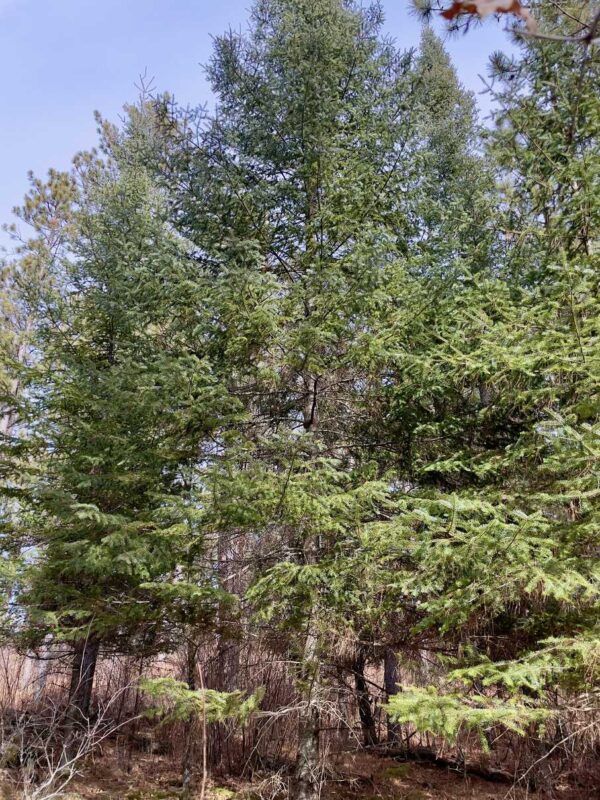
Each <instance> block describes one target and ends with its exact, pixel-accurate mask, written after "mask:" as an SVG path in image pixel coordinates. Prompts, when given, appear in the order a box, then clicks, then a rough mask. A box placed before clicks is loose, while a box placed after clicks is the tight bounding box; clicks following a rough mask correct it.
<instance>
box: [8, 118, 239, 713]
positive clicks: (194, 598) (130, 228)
mask: <svg viewBox="0 0 600 800" xmlns="http://www.w3.org/2000/svg"><path fill="white" fill-rule="evenodd" d="M107 130H108V129H107ZM104 142H105V149H106V150H107V156H108V157H107V158H106V159H105V160H104V161H102V160H100V159H98V158H97V157H96V156H95V155H94V154H87V155H85V154H84V155H81V156H79V157H78V158H77V159H76V161H75V168H74V172H73V175H72V176H65V178H64V181H63V183H66V185H68V186H69V187H70V189H69V191H70V195H71V203H70V204H69V208H68V217H69V219H68V226H69V230H68V232H67V235H66V238H65V241H64V242H62V243H61V247H60V248H58V249H57V250H54V251H51V252H49V253H46V255H47V256H49V260H48V263H47V269H48V270H49V271H50V272H51V273H52V276H53V280H52V281H51V282H50V283H49V285H48V286H47V287H45V289H44V290H43V291H41V292H40V294H39V297H36V298H34V299H35V301H36V304H35V305H33V306H32V313H34V314H35V346H36V348H37V352H38V358H37V360H36V362H35V364H34V366H33V367H32V369H31V370H29V373H28V375H27V378H28V382H27V386H26V390H27V391H26V400H27V402H26V414H25V417H24V421H23V424H24V425H25V426H26V429H27V453H28V456H27V461H26V462H24V464H25V467H26V468H27V467H28V473H29V474H28V477H27V479H26V480H24V481H22V484H21V491H20V494H19V499H20V502H21V503H22V504H23V507H24V509H25V511H24V513H23V515H22V519H21V525H20V534H21V540H20V541H21V547H23V548H29V552H30V553H31V554H32V556H31V558H29V559H28V560H27V562H26V567H25V569H24V571H23V574H22V575H21V577H20V581H21V590H20V593H19V602H20V603H21V604H22V606H23V608H24V609H25V611H26V619H25V620H24V621H22V622H20V624H19V628H20V632H19V636H20V638H21V643H22V645H23V646H27V647H28V648H33V649H36V648H38V647H39V646H41V645H42V644H45V645H46V646H48V645H50V646H51V645H52V644H53V643H54V644H57V645H59V647H60V643H61V642H63V643H68V644H69V645H70V648H71V651H72V679H71V688H70V698H71V705H72V709H73V714H72V715H71V717H72V720H73V721H76V720H77V719H78V718H80V717H81V715H82V716H84V717H85V716H87V714H88V711H89V705H90V698H91V689H92V682H93V676H94V670H95V665H96V660H97V657H98V655H99V654H107V653H118V652H134V653H136V654H137V655H143V654H144V653H149V652H155V651H156V650H157V649H160V648H168V647H169V646H170V639H169V636H170V632H169V625H168V624H165V623H166V620H165V619H164V613H163V612H164V603H165V601H164V598H162V596H161V594H160V592H159V593H157V592H156V590H155V589H154V588H153V587H152V586H151V585H148V584H152V583H153V582H156V581H159V580H161V579H163V580H164V579H165V577H166V576H170V577H171V579H172V580H173V579H175V577H176V576H177V575H178V572H179V570H180V568H181V564H182V562H183V561H184V560H187V561H189V558H190V556H189V555H188V556H185V554H186V553H188V552H189V539H190V537H191V536H192V531H193V533H194V541H195V544H194V545H193V550H192V551H191V552H198V550H199V548H200V547H201V545H200V538H201V537H200V535H199V533H198V531H197V526H196V527H194V526H193V525H192V524H191V522H190V515H189V514H187V513H186V509H185V506H186V503H185V497H186V495H189V493H190V487H191V485H192V484H193V483H194V470H195V468H196V465H197V464H198V463H199V461H200V460H201V458H202V448H203V442H204V441H205V438H206V436H207V435H208V434H209V432H210V431H211V429H212V428H213V427H214V424H215V422H214V420H215V419H216V418H217V416H218V415H219V412H220V411H222V410H224V408H225V406H224V405H223V404H222V395H221V393H220V391H219V388H218V385H217V383H216V381H215V379H214V378H213V376H212V374H211V370H210V366H209V364H208V362H207V360H206V359H205V358H204V357H203V356H202V355H201V354H200V353H199V352H198V349H197V348H198V346H199V340H198V341H197V342H196V350H195V351H194V352H192V351H190V349H189V348H188V347H187V346H186V341H187V337H188V334H189V327H188V326H192V327H193V328H194V329H195V330H197V329H198V328H199V327H200V326H201V324H202V322H201V305H200V303H199V302H198V296H197V292H199V291H201V288H200V286H199V284H198V283H196V282H194V281H192V280H191V278H192V273H193V271H194V265H193V262H192V261H191V260H190V259H189V257H188V253H187V248H186V245H185V242H183V241H182V240H181V238H180V237H178V236H176V235H175V234H174V233H173V232H172V231H170V229H169V226H168V223H167V219H166V216H165V209H164V203H163V201H162V200H161V197H160V195H159V194H158V192H157V191H156V190H155V189H154V188H153V186H152V184H151V182H150V180H149V177H148V175H147V173H146V172H145V170H144V169H143V168H142V167H141V166H140V165H139V164H135V163H134V164H131V165H128V164H127V163H124V162H123V161H121V162H120V163H119V162H118V161H117V160H115V157H114V155H111V154H110V141H108V140H107V138H106V137H105V139H104ZM52 191H53V187H52V185H51V184H47V185H44V184H41V183H40V184H36V185H35V186H34V191H33V192H32V194H31V195H30V196H29V197H28V199H27V203H26V209H31V213H37V211H36V209H38V208H40V207H41V208H42V209H43V208H45V200H44V198H45V196H46V194H47V193H52ZM60 222H61V221H60V220H58V221H57V220H54V219H52V220H49V221H48V224H49V225H50V226H51V227H52V226H53V225H54V226H56V225H58V224H59V223H60ZM65 224H66V223H65ZM35 247H36V243H35V242H34V243H33V244H32V248H35ZM184 556H185V559H184ZM199 583H200V586H197V587H196V592H195V594H193V595H190V594H189V592H188V597H187V603H188V606H196V607H199V610H198V612H197V614H200V618H202V617H203V616H204V617H206V614H207V613H208V611H209V608H210V606H211V605H212V604H213V601H212V600H211V592H210V588H209V587H210V579H209V578H206V580H205V581H204V580H203V578H200V579H199ZM203 585H204V591H203V590H202V586H203ZM144 587H146V588H144ZM182 602H183V601H182ZM188 610H189V609H188ZM189 613H190V619H192V616H191V611H190V612H189Z"/></svg>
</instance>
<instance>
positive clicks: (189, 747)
mask: <svg viewBox="0 0 600 800" xmlns="http://www.w3.org/2000/svg"><path fill="white" fill-rule="evenodd" d="M196 654H197V646H196V644H195V643H194V642H191V641H189V642H188V643H187V650H186V675H185V681H186V683H187V686H188V689H190V690H192V691H194V690H195V689H196ZM194 722H195V720H194V718H193V717H191V718H190V719H189V720H187V721H186V723H185V734H184V736H185V742H184V746H183V758H182V761H181V785H182V789H183V794H184V795H187V794H188V793H189V791H190V787H191V785H192V773H193V765H194V728H195V725H194Z"/></svg>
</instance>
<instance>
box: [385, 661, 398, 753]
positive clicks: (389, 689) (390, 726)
mask: <svg viewBox="0 0 600 800" xmlns="http://www.w3.org/2000/svg"><path fill="white" fill-rule="evenodd" d="M398 678H399V675H398V659H397V658H396V654H395V653H394V651H393V650H392V649H391V648H389V647H388V648H387V649H386V651H385V655H384V657H383V686H384V688H385V693H386V697H387V699H388V700H389V699H390V697H393V696H394V695H395V694H398V692H399V691H400V690H399V687H398ZM387 740H388V742H389V743H390V744H397V743H398V742H399V741H400V725H399V724H398V723H397V722H394V721H393V720H392V719H390V717H389V715H388V718H387Z"/></svg>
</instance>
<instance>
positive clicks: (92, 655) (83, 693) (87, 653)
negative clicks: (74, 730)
mask: <svg viewBox="0 0 600 800" xmlns="http://www.w3.org/2000/svg"><path fill="white" fill-rule="evenodd" d="M99 649H100V642H99V641H98V639H96V637H94V636H88V638H87V639H83V640H82V641H79V642H77V643H76V645H75V652H74V653H73V661H72V665H71V685H70V687H69V718H70V721H71V723H72V724H73V725H77V724H81V722H85V721H87V720H88V719H89V715H90V704H91V702H92V688H93V686H94V674H95V672H96V663H97V661H98V651H99Z"/></svg>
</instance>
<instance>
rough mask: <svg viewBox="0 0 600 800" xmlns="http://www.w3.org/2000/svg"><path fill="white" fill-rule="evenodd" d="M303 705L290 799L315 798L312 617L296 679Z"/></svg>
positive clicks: (316, 671) (316, 703)
mask: <svg viewBox="0 0 600 800" xmlns="http://www.w3.org/2000/svg"><path fill="white" fill-rule="evenodd" d="M299 685H300V687H301V690H302V691H301V694H302V701H303V708H302V711H301V712H300V718H299V720H298V753H297V756H296V766H295V769H294V775H293V779H292V784H291V787H290V800H318V797H319V794H320V792H319V786H320V775H319V749H320V741H319V739H320V728H321V719H320V698H319V693H320V665H319V660H318V653H317V632H316V629H315V626H314V623H313V621H312V620H311V621H310V622H309V628H308V632H307V636H306V641H305V646H304V653H303V658H302V664H301V666H300V680H299Z"/></svg>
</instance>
